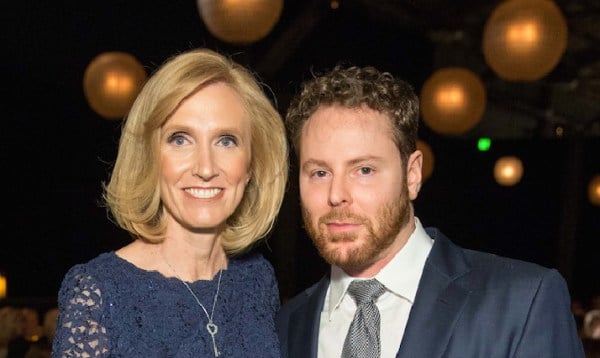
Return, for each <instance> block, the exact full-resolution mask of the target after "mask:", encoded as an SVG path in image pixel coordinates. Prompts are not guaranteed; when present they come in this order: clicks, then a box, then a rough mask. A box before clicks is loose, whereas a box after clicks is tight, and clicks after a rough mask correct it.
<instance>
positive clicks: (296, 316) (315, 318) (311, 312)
mask: <svg viewBox="0 0 600 358" xmlns="http://www.w3.org/2000/svg"><path fill="white" fill-rule="evenodd" d="M328 287H329V276H328V275H327V276H325V277H323V278H322V279H321V280H320V281H319V282H318V283H317V284H316V285H315V287H314V288H313V289H312V290H310V291H309V292H307V293H306V295H307V297H306V302H305V303H304V304H302V305H300V306H299V307H298V309H297V310H295V311H294V312H293V313H291V314H290V323H289V326H290V327H294V329H293V330H292V336H290V338H289V342H288V345H289V352H291V355H290V357H308V358H311V357H313V358H316V357H317V354H318V349H319V345H318V340H319V324H320V322H321V311H322V310H323V303H324V300H325V294H326V293H327V288H328Z"/></svg>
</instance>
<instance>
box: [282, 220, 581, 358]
mask: <svg viewBox="0 0 600 358" xmlns="http://www.w3.org/2000/svg"><path fill="white" fill-rule="evenodd" d="M427 233H428V234H429V235H430V236H431V237H432V238H433V239H434V240H435V241H434V245H433V247H432V249H431V252H430V254H429V257H428V258H427V261H426V263H425V267H424V269H423V275H422V277H421V281H420V282H419V287H418V290H417V294H416V297H415V302H414V305H413V307H412V309H411V312H410V315H409V319H408V323H407V326H406V330H405V333H404V337H403V338H402V342H401V343H400V344H399V347H400V349H399V350H398V353H397V355H396V357H399V358H421V357H422V358H435V357H448V358H471V357H481V358H492V357H528V358H540V357H544V358H546V357H556V358H580V357H581V358H584V357H585V354H584V352H583V347H582V343H581V339H580V338H579V336H578V333H577V328H576V325H575V320H574V317H573V314H572V312H571V305H570V296H569V292H568V290H567V285H566V282H565V280H564V279H563V277H562V276H561V275H560V274H559V273H558V272H557V271H556V270H554V269H548V268H544V267H542V266H539V265H536V264H533V263H527V262H524V261H519V260H514V259H509V258H504V257H500V256H496V255H492V254H489V253H483V252H478V251H473V250H467V249H463V248H460V247H458V246H456V245H454V244H453V243H452V242H450V240H448V239H447V238H446V237H445V236H444V235H443V234H442V233H441V232H440V231H438V230H437V229H427ZM328 286H329V277H328V275H327V276H325V277H323V279H321V280H320V281H319V282H318V283H316V284H315V285H313V286H312V287H310V288H308V289H306V290H305V291H304V292H302V293H300V294H299V295H297V296H296V297H294V298H293V299H291V300H290V301H289V302H288V303H286V304H285V305H283V307H282V308H281V310H280V312H279V314H278V316H277V330H278V333H279V339H280V343H281V350H282V357H284V358H300V357H302V358H316V357H317V349H318V337H319V322H320V316H321V311H322V309H323V301H324V299H325V294H326V292H327V288H328ZM321 358H323V357H321ZM327 358H329V357H327Z"/></svg>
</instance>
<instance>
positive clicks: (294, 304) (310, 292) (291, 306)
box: [281, 276, 329, 313]
mask: <svg viewBox="0 0 600 358" xmlns="http://www.w3.org/2000/svg"><path fill="white" fill-rule="evenodd" d="M328 282H329V277H328V276H324V277H323V278H321V280H319V281H317V282H315V283H314V284H313V285H312V286H310V287H308V288H306V289H304V290H303V291H301V292H300V293H298V294H296V295H295V296H293V297H292V298H290V299H289V300H287V301H286V302H285V303H284V304H283V305H282V306H281V312H284V313H289V312H292V311H295V310H297V309H298V308H299V307H301V306H303V305H305V304H306V303H307V302H308V301H309V300H310V299H311V298H312V297H313V296H314V295H316V294H319V293H320V292H319V291H320V289H321V287H323V285H325V287H327V286H328Z"/></svg>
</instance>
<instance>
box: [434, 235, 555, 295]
mask: <svg viewBox="0 0 600 358" xmlns="http://www.w3.org/2000/svg"><path fill="white" fill-rule="evenodd" d="M427 233H428V234H429V235H430V236H431V237H432V238H433V239H434V247H433V249H432V252H431V255H430V256H431V257H430V259H431V260H428V263H429V265H430V266H433V267H434V268H435V269H438V270H440V271H441V272H444V273H446V274H449V275H451V276H455V278H458V279H459V280H460V281H463V282H465V283H471V284H473V285H475V286H480V287H481V285H483V284H484V283H488V284H490V285H492V286H494V287H499V286H502V285H511V286H512V285H520V284H525V285H528V286H529V285H532V284H533V285H536V284H538V283H539V282H540V281H542V280H544V279H548V278H550V279H558V280H559V281H560V280H561V279H562V276H561V275H560V274H559V273H558V271H557V270H555V269H553V268H548V267H544V266H542V265H540V264H537V263H534V262H529V261H525V260H521V259H516V258H510V257H506V256H502V255H498V254H495V253H491V252H485V251H480V250H473V249H469V248H464V247H461V246H459V245H457V244H455V243H453V242H452V241H450V240H449V239H448V238H447V237H445V236H444V235H443V234H442V233H441V232H440V231H439V230H437V229H435V228H434V229H431V228H428V229H427ZM449 262H450V264H448V263H449Z"/></svg>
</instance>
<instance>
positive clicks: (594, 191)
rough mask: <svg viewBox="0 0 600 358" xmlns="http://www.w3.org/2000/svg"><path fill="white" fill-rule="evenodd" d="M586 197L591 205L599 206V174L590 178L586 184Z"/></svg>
mask: <svg viewBox="0 0 600 358" xmlns="http://www.w3.org/2000/svg"><path fill="white" fill-rule="evenodd" d="M588 199H589V201H590V203H592V205H596V206H600V175H596V176H595V177H593V178H592V180H590V183H589V185H588Z"/></svg>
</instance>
